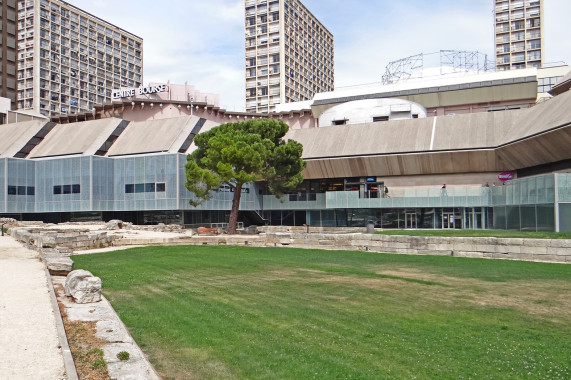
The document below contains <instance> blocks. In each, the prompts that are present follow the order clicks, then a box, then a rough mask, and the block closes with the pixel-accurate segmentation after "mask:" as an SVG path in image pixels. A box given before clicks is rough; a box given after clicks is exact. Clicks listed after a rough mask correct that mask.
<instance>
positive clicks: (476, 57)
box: [382, 50, 494, 85]
mask: <svg viewBox="0 0 571 380" xmlns="http://www.w3.org/2000/svg"><path fill="white" fill-rule="evenodd" d="M437 54H438V55H439V57H440V74H441V75H442V74H450V73H451V72H452V73H458V72H468V71H471V72H487V71H494V67H493V61H491V60H489V59H488V55H487V54H484V53H480V52H479V51H461V50H440V51H439V52H433V53H420V54H416V55H412V56H410V57H406V58H402V59H399V60H397V61H392V62H389V64H388V65H387V67H386V68H385V73H384V74H383V79H382V82H383V84H385V85H387V84H392V83H398V82H404V81H406V80H408V79H410V78H411V77H413V76H414V77H415V78H418V77H419V74H420V77H421V76H422V71H423V70H424V68H425V67H424V66H425V65H424V63H425V59H426V60H429V59H430V58H432V57H433V56H435V55H437ZM428 67H430V66H428Z"/></svg>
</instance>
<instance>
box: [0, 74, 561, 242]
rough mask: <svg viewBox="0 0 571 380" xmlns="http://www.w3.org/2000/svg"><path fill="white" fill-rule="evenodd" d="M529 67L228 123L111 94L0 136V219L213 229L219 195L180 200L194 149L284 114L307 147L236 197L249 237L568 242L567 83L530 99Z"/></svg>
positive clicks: (208, 100)
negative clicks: (427, 232) (224, 128)
mask: <svg viewBox="0 0 571 380" xmlns="http://www.w3.org/2000/svg"><path fill="white" fill-rule="evenodd" d="M529 70H532V71H528V70H519V72H520V73H519V74H515V73H517V71H511V72H503V73H495V74H494V75H498V77H497V78H496V77H489V75H491V74H486V76H483V77H477V76H476V77H465V78H464V79H462V83H455V82H454V83H453V82H446V81H444V80H443V81H442V83H440V86H435V85H431V86H430V87H426V85H423V84H422V83H418V84H416V85H414V86H416V87H414V86H413V85H412V84H406V86H408V87H409V88H401V89H400V90H395V89H394V88H392V89H393V90H391V91H388V90H387V89H386V88H385V89H383V88H380V89H376V90H374V91H371V92H370V93H368V94H364V95H363V94H358V93H353V94H347V93H338V94H335V93H328V94H320V95H318V96H316V98H315V99H314V100H313V101H312V102H311V103H310V104H305V105H304V106H302V107H298V108H299V109H294V108H295V107H293V106H292V108H291V109H290V110H281V111H279V112H274V113H270V114H252V113H247V112H230V111H225V110H223V109H220V108H219V106H218V105H217V97H216V96H215V95H212V94H203V93H200V92H199V91H197V90H196V89H194V88H193V87H192V86H188V85H174V84H170V83H167V84H151V85H150V86H148V87H144V88H137V89H129V88H123V89H120V90H118V91H117V92H116V93H115V94H114V95H115V100H114V101H113V102H111V103H105V104H102V105H99V106H97V107H96V110H95V111H94V112H88V113H84V114H77V115H60V116H55V117H53V118H52V119H51V121H47V120H30V121H25V122H19V123H12V124H6V125H2V126H0V186H1V188H2V189H3V191H2V192H0V214H1V215H2V216H11V217H15V218H17V219H23V220H44V221H52V222H59V221H68V220H88V219H91V220H93V219H99V220H109V219H113V218H118V219H122V220H125V221H132V222H135V223H139V224H143V223H158V222H165V223H184V224H187V225H194V226H197V225H219V224H223V223H225V222H227V217H228V214H229V210H230V208H231V201H232V196H233V194H232V192H231V191H230V189H229V188H221V189H220V190H219V191H218V192H217V193H216V194H215V196H214V197H213V198H212V199H211V200H209V201H207V202H206V203H204V204H202V205H201V206H199V207H196V208H195V207H192V206H191V205H190V204H189V200H190V199H191V198H192V194H191V193H190V192H188V191H187V189H186V188H185V180H186V179H185V178H186V177H185V170H184V165H185V163H186V155H187V154H188V153H189V152H191V151H192V150H193V149H194V146H193V144H192V140H193V137H194V136H195V135H196V134H198V133H200V132H203V131H205V130H208V129H210V128H212V127H214V126H216V125H219V124H221V123H225V122H229V121H242V120H249V119H252V118H280V119H282V120H284V121H285V122H286V123H288V124H289V125H290V126H291V129H290V131H289V132H288V135H287V136H286V137H287V138H292V139H295V140H297V141H299V142H300V143H302V144H303V146H304V153H303V158H304V159H305V160H306V161H307V168H306V169H305V171H304V173H303V174H304V177H305V181H304V183H303V184H302V185H301V186H300V187H299V188H298V189H296V190H295V191H292V192H291V193H290V194H287V195H286V196H285V198H284V199H282V200H278V199H277V198H276V197H274V196H273V195H271V194H268V193H267V191H266V188H265V185H264V184H263V183H256V184H251V185H250V186H248V187H247V188H246V189H245V190H244V194H243V196H242V203H241V210H242V211H241V214H240V221H241V222H243V223H244V224H245V225H249V224H256V225H260V224H272V225H310V226H364V225H365V224H366V223H367V222H369V221H372V222H373V223H375V225H376V226H377V227H382V228H476V229H480V228H486V229H488V228H495V229H522V230H551V231H571V150H570V149H569V146H571V107H570V106H571V91H569V87H570V86H571V85H570V83H571V77H570V74H567V75H566V76H565V77H564V78H562V79H560V80H559V84H558V85H556V86H555V87H554V88H553V89H551V93H552V94H554V95H556V96H554V97H552V98H549V99H546V100H545V101H541V102H538V103H537V98H538V92H537V91H538V84H539V77H538V71H537V70H536V69H529ZM533 70H535V71H533ZM502 75H508V76H510V77H509V78H508V77H503V76H502ZM513 75H519V76H516V77H514V76H513ZM403 86H404V85H403ZM406 86H405V87H406ZM399 91H401V92H399ZM415 92H416V93H415ZM407 94H408V95H407ZM337 95H340V96H337ZM407 96H409V97H408V98H407ZM484 97H488V101H486V102H484V101H480V100H479V99H482V98H484ZM430 102H431V103H430ZM454 102H456V103H454ZM470 102H471V103H470ZM536 103H537V104H536ZM347 104H349V105H350V106H349V107H347ZM336 107H340V108H337V109H336ZM343 107H345V109H346V111H343ZM452 107H453V108H454V109H455V110H456V112H450V109H452ZM510 108H513V109H510ZM461 109H463V110H469V111H471V112H460V110H461ZM434 110H436V112H434ZM492 111H496V112H492ZM344 112H349V113H344ZM328 115H329V116H328ZM444 184H446V187H445V188H443V185H444ZM486 184H487V185H488V186H486ZM385 189H387V190H388V193H386V192H385Z"/></svg>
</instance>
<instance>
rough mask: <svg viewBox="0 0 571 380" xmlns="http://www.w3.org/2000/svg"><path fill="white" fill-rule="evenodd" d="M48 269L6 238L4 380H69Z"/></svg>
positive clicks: (1, 285) (0, 369) (0, 356)
mask: <svg viewBox="0 0 571 380" xmlns="http://www.w3.org/2000/svg"><path fill="white" fill-rule="evenodd" d="M47 281H48V279H47V277H46V271H45V269H44V264H43V263H42V262H41V261H40V259H39V255H38V253H37V252H35V251H32V250H29V249H27V248H24V247H23V246H22V245H21V244H19V243H18V242H16V241H15V240H14V239H13V238H12V237H10V236H0V379H2V380H3V379H26V380H34V379H38V380H60V379H67V377H66V375H65V370H64V362H63V356H62V353H61V349H60V346H59V340H58V335H57V328H56V319H55V315H54V311H53V308H52V304H51V300H50V294H49V290H48V282H47Z"/></svg>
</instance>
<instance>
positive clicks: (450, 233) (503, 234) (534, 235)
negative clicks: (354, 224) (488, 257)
mask: <svg viewBox="0 0 571 380" xmlns="http://www.w3.org/2000/svg"><path fill="white" fill-rule="evenodd" d="M375 233H376V234H382V235H408V236H446V237H497V238H527V239H571V232H552V231H539V232H536V231H510V230H386V231H375Z"/></svg>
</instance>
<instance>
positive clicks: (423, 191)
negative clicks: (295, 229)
mask: <svg viewBox="0 0 571 380" xmlns="http://www.w3.org/2000/svg"><path fill="white" fill-rule="evenodd" d="M185 163H186V156H185V155H183V154H156V155H141V156H132V157H115V158H109V157H99V156H78V157H64V158H51V159H41V160H29V159H17V158H2V159H0V185H1V186H2V188H3V189H4V191H2V192H0V214H3V215H11V216H14V215H15V216H16V217H19V218H21V219H26V220H30V219H36V220H46V221H47V220H49V221H54V222H59V221H67V220H93V219H97V218H99V219H105V220H107V219H112V218H118V219H122V220H125V221H133V222H134V223H139V224H153V223H185V224H208V223H224V222H226V221H227V219H228V215H229V211H230V209H231V206H232V199H233V195H234V194H233V192H232V189H231V188H230V187H227V186H225V187H222V188H220V189H219V190H218V191H217V192H216V193H215V194H214V195H213V197H212V198H211V199H210V200H208V201H206V202H204V203H203V204H201V205H200V206H198V207H192V206H191V205H190V204H189V200H190V199H192V197H193V195H192V193H190V192H189V191H188V190H187V189H186V187H185V180H186V176H185V168H184V165H185ZM350 180H351V179H349V182H347V180H346V181H345V182H347V183H352V182H351V181H350ZM337 182H340V183H342V182H343V180H341V181H339V180H333V182H331V183H332V184H333V183H337ZM304 186H305V187H304ZM304 186H302V187H300V189H298V191H297V192H292V193H291V194H286V195H285V196H284V197H282V199H278V198H276V197H275V196H273V195H266V194H264V186H261V185H260V186H259V185H251V186H247V187H245V188H244V189H243V191H242V197H241V204H240V210H241V219H242V220H244V221H245V224H248V223H252V224H261V223H267V224H271V225H298V226H301V225H311V226H321V227H358V226H365V225H366V224H367V223H369V222H372V223H374V224H375V226H376V227H379V228H428V229H430V228H438V229H440V228H444V229H447V228H450V229H459V228H462V229H492V228H493V229H508V230H529V231H553V230H557V228H559V229H560V230H561V231H571V174H565V173H563V174H549V175H542V176H536V177H529V178H523V179H517V180H512V181H509V182H506V184H505V185H503V186H495V187H480V186H472V187H457V188H454V187H453V188H448V189H445V190H443V189H441V188H439V187H433V188H428V187H418V188H406V189H391V197H389V196H388V195H385V194H384V192H380V191H379V192H378V193H380V194H376V196H374V197H373V196H371V194H369V193H368V192H367V191H362V189H359V188H358V189H357V190H352V187H350V186H349V187H347V186H337V187H335V186H317V185H315V186H313V185H311V183H309V185H308V183H306V184H305V185H304ZM348 189H351V190H348ZM365 190H366V188H365ZM377 190H378V189H377ZM86 218H87V219H86ZM557 220H559V225H557V224H556V223H557Z"/></svg>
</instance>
